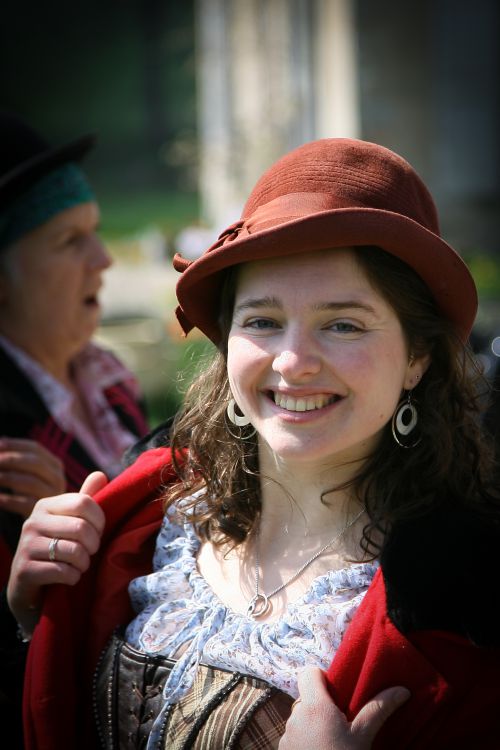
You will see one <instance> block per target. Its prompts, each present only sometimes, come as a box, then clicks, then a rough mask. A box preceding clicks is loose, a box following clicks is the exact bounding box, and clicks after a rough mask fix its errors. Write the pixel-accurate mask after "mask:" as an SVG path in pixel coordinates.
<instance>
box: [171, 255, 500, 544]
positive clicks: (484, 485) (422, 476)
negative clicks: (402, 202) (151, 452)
mask: <svg viewBox="0 0 500 750" xmlns="http://www.w3.org/2000/svg"><path fill="white" fill-rule="evenodd" d="M354 252H355V255H356V258H357V260H358V262H359V264H360V265H361V267H362V268H363V269H364V271H365V273H366V274H367V277H368V279H369V280H370V283H371V284H372V285H373V286H374V288H376V289H377V290H378V291H379V292H380V293H381V294H382V295H383V297H384V298H385V299H386V301H388V302H389V304H390V305H391V307H392V308H393V309H394V310H395V312H396V314H397V315H398V318H399V320H400V322H401V325H402V328H403V331H404V334H405V336H406V339H407V342H408V348H409V352H410V354H411V355H412V356H414V357H419V356H422V355H425V354H429V355H430V357H431V363H430V365H429V367H428V369H427V371H426V373H425V376H424V378H423V379H422V381H421V382H420V384H419V385H418V387H417V389H416V390H414V393H413V394H412V395H414V399H415V403H416V405H417V408H418V415H419V421H418V427H419V431H420V432H419V437H420V442H419V443H418V445H416V446H415V447H414V448H411V449H404V448H401V447H400V446H398V445H397V444H396V442H395V441H394V438H393V436H392V429H391V424H387V425H386V426H385V428H384V429H383V431H382V436H381V440H380V441H379V443H378V445H377V447H376V449H375V450H374V452H373V454H372V455H371V457H369V458H368V459H367V461H366V462H365V463H364V465H363V466H362V468H361V470H360V471H359V472H358V473H357V474H356V476H355V477H354V478H353V479H351V480H350V481H349V482H348V483H347V484H346V485H342V486H341V487H340V486H337V487H334V488H332V490H331V491H334V490H338V489H346V488H349V489H350V491H351V493H352V496H353V497H355V498H356V499H357V500H358V501H360V502H361V503H362V504H363V505H364V507H365V508H366V511H367V514H368V516H369V519H370V522H369V523H368V525H367V526H366V527H365V529H364V532H363V539H362V547H363V549H364V550H365V552H368V553H369V554H370V555H372V556H375V555H376V554H377V553H378V551H379V544H378V542H377V541H376V539H380V532H381V531H382V532H383V533H385V532H387V530H388V528H390V526H391V525H392V524H394V523H396V522H398V521H400V520H404V519H407V518H410V517H412V516H418V515H420V514H422V513H424V512H426V509H428V508H429V507H430V506H435V505H436V504H438V503H441V502H445V501H447V502H449V501H450V499H453V501H454V502H456V503H460V504H462V505H473V506H475V507H476V508H477V509H479V510H482V511H483V512H488V508H490V507H491V506H492V505H493V506H495V507H497V500H496V497H495V493H494V492H493V490H492V487H491V477H492V472H493V455H492V449H491V445H490V441H488V438H487V436H486V435H485V434H484V431H483V429H482V426H481V413H482V411H483V410H484V404H485V395H486V394H487V392H488V388H489V386H488V383H487V381H486V380H485V379H484V377H483V376H482V374H481V372H480V371H479V369H478V367H477V365H476V363H475V360H474V358H473V356H472V354H471V352H470V351H469V350H468V349H467V347H466V346H464V344H463V343H462V342H461V341H460V339H459V337H458V336H457V334H456V333H455V331H454V330H453V327H452V325H451V323H449V322H448V321H447V320H446V319H445V318H443V316H442V315H441V314H440V312H439V310H438V309H437V307H436V304H435V302H434V300H433V298H432V297H431V295H430V293H429V290H428V288H427V286H426V285H425V283H424V282H423V281H422V279H421V278H420V277H419V276H418V275H417V274H416V273H415V272H414V271H413V270H412V269H411V268H410V267H409V266H407V265H406V264H405V263H403V262H402V261H400V260H399V259H398V258H396V257H394V256H392V255H390V254H389V253H387V252H385V251H383V250H381V249H379V248H376V247H358V248H354ZM237 274H238V267H237V266H233V267H232V268H231V269H229V270H228V271H227V272H226V278H225V284H224V289H223V294H222V305H221V310H220V326H221V331H222V333H223V341H224V342H227V338H228V334H229V329H230V326H231V318H232V310H233V305H234V295H235V290H236V282H237ZM225 346H226V344H224V347H225ZM230 398H231V392H230V388H229V383H228V378H227V372H226V351H225V349H222V350H220V351H218V352H217V353H216V355H215V357H214V359H213V361H212V363H211V365H210V366H209V367H208V368H207V369H205V370H204V371H203V372H201V373H200V375H199V376H198V377H197V378H196V379H195V380H194V382H193V383H192V385H191V387H190V388H189V390H188V392H187V395H186V399H185V404H184V408H183V410H182V412H181V413H179V415H178V417H177V418H176V420H175V423H174V428H173V433H172V447H173V449H174V454H175V453H176V451H177V450H182V449H183V448H185V447H187V448H188V454H187V459H186V461H185V462H184V463H182V464H180V463H179V462H178V461H176V469H177V472H178V474H179V478H180V481H179V482H178V483H177V484H175V485H173V486H171V487H170V488H169V489H168V490H167V492H166V494H165V502H166V505H167V506H170V505H172V504H173V503H175V502H176V501H177V500H178V499H179V498H181V497H183V498H186V497H187V498H189V497H190V496H192V494H193V493H194V492H195V491H196V490H200V489H204V492H203V493H200V494H199V495H198V496H197V497H195V498H192V499H187V500H186V503H185V505H184V508H185V509H188V508H189V511H190V518H191V521H192V522H193V523H194V525H195V527H196V529H197V532H198V533H199V535H200V537H201V538H202V539H210V540H212V541H213V542H214V543H215V544H217V545H222V544H228V543H229V544H230V545H231V546H237V545H239V544H241V542H243V541H244V540H245V538H246V537H247V535H248V534H249V532H251V530H252V529H253V528H254V526H255V524H256V520H257V519H258V517H259V514H260V508H261V504H260V502H261V501H260V476H259V462H258V447H257V439H256V436H255V435H253V436H252V435H251V432H252V427H251V425H250V426H249V427H245V428H241V430H240V428H235V427H233V426H232V425H228V423H227V420H226V406H227V402H228V401H229V399H230ZM234 430H237V431H238V434H235V433H234ZM242 438H243V439H242ZM328 494H329V493H328V492H327V493H324V495H323V498H322V499H323V502H327V500H326V499H325V498H326V496H327V495H328Z"/></svg>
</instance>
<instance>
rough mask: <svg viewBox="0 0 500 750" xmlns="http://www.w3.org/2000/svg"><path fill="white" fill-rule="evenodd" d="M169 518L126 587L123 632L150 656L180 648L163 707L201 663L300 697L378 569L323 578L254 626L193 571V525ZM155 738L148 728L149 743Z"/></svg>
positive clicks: (365, 566) (357, 568)
mask: <svg viewBox="0 0 500 750" xmlns="http://www.w3.org/2000/svg"><path fill="white" fill-rule="evenodd" d="M173 515H174V512H173V511H172V510H170V511H169V512H168V513H167V514H166V516H165V519H164V521H163V525H162V528H161V530H160V533H159V535H158V539H157V543H156V551H155V555H154V559H153V571H154V572H153V573H151V574H150V575H147V576H142V577H140V578H136V579H134V580H133V581H132V582H131V583H130V587H129V593H130V596H131V601H132V605H133V607H134V609H135V611H136V612H137V613H138V614H137V617H136V618H135V619H134V620H133V621H132V622H131V623H130V625H129V626H128V628H127V631H126V634H125V639H126V641H127V642H128V643H129V644H130V645H131V646H133V647H134V648H136V649H138V650H140V651H143V652H146V653H148V654H156V655H158V654H161V655H162V656H165V657H167V658H176V654H177V652H178V651H179V649H181V653H182V655H181V656H180V657H179V659H178V661H177V662H176V665H175V667H174V668H173V670H172V671H171V673H170V675H169V678H168V680H167V682H166V684H165V688H164V693H163V695H164V699H165V705H164V709H163V710H164V711H165V710H166V708H167V706H169V705H171V704H173V703H175V702H176V701H177V700H178V699H179V698H180V697H181V696H182V695H184V694H185V693H186V692H187V691H188V690H189V688H190V687H191V685H192V684H193V680H194V675H195V672H196V668H197V665H198V664H199V663H200V662H203V663H204V664H209V665H211V666H213V667H219V668H222V669H226V670H231V671H234V672H242V673H244V674H248V675H253V676H255V677H258V678H260V679H264V680H266V681H267V682H268V683H269V684H271V685H274V686H275V687H277V688H279V689H280V690H283V691H285V692H287V693H289V694H290V695H292V696H293V697H297V695H298V691H297V674H298V672H299V671H300V670H301V669H302V668H303V667H304V666H306V665H313V666H319V667H321V668H322V669H326V668H327V667H328V666H329V664H330V662H331V660H332V658H333V656H334V654H335V652H336V650H337V648H338V646H339V644H340V642H341V640H342V637H343V635H344V633H345V631H346V629H347V626H348V625H349V623H350V621H351V620H352V618H353V615H354V613H355V612H356V610H357V608H358V607H359V605H360V603H361V601H362V599H363V596H364V595H365V593H366V591H367V589H368V587H369V585H370V583H371V581H372V579H373V576H374V575H375V572H376V570H377V567H378V564H377V563H358V564H354V565H351V566H349V567H346V568H343V569H341V570H335V571H331V572H329V573H326V574H324V575H321V576H319V577H318V578H316V579H315V580H314V581H313V582H312V584H311V586H310V587H309V589H308V590H307V592H306V593H305V594H304V595H303V596H302V597H301V598H300V599H298V600H296V601H295V602H294V603H292V604H289V605H288V607H287V609H286V611H285V613H284V614H283V615H282V617H281V618H280V619H278V620H276V621H275V622H259V621H258V620H253V619H252V618H250V617H248V616H246V615H244V614H240V613H238V612H234V611H232V610H231V609H229V608H228V607H227V606H225V605H224V604H223V603H222V602H221V601H220V599H219V598H218V596H217V595H216V594H215V593H214V592H213V591H212V589H211V588H210V586H209V585H208V583H207V582H206V581H205V579H204V578H203V576H202V575H201V574H200V573H199V572H198V568H197V563H196V556H197V553H198V550H199V548H200V544H201V543H200V540H199V539H198V537H197V536H196V533H195V530H194V528H193V526H192V525H191V524H190V523H189V522H186V523H184V524H183V525H178V523H177V522H176V521H174V520H173ZM182 647H184V650H183V651H182ZM161 718H162V714H160V717H159V718H158V720H157V722H156V725H157V726H159V724H160V723H161ZM154 736H155V729H154V727H153V732H152V736H151V737H150V746H153V744H154Z"/></svg>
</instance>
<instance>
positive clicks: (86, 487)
mask: <svg viewBox="0 0 500 750" xmlns="http://www.w3.org/2000/svg"><path fill="white" fill-rule="evenodd" d="M107 484H108V478H107V476H106V474H104V472H102V471H93V472H92V474H89V475H88V477H87V478H86V480H85V481H84V483H83V484H82V486H81V488H80V492H83V493H84V494H85V495H90V496H91V497H93V496H94V495H95V494H96V492H99V490H102V489H103V487H106V485H107Z"/></svg>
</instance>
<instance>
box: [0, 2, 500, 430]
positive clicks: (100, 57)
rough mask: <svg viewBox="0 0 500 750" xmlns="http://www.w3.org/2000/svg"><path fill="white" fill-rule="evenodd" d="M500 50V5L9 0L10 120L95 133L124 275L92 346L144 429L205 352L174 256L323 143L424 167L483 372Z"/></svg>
mask: <svg viewBox="0 0 500 750" xmlns="http://www.w3.org/2000/svg"><path fill="white" fill-rule="evenodd" d="M499 39H500V4H499V3H498V2H497V0H476V1H475V2H474V3H472V2H470V0H410V1H409V2H404V1H402V0H377V2H375V1H374V0H195V1H193V0H179V1H176V2H172V0H72V2H68V1H67V0H64V2H63V0H50V2H45V3H42V2H37V3H35V2H33V0H32V1H31V2H28V3H26V2H24V3H23V2H21V1H20V0H18V1H17V2H12V1H11V0H6V1H4V3H3V5H2V23H1V25H0V60H1V74H2V102H1V104H2V107H3V108H5V109H11V110H14V111H16V112H17V113H18V114H20V115H22V116H24V117H25V118H26V119H27V120H28V121H30V122H31V123H32V124H33V125H34V126H35V127H37V128H38V129H39V130H41V131H42V132H43V133H44V134H45V135H46V136H47V137H48V138H49V139H50V140H52V141H54V142H55V143H58V142H63V141H67V140H69V139H71V138H73V137H75V136H77V135H79V134H81V133H85V132H88V131H97V132H98V134H99V146H98V148H97V149H96V150H95V152H94V153H93V154H92V156H91V157H90V158H89V159H88V161H86V163H85V167H86V171H87V173H88V175H89V176H90V178H91V181H92V183H93V185H94V186H95V188H96V192H97V195H98V198H99V200H100V203H101V209H102V235H103V237H104V239H105V240H106V242H107V243H108V245H109V247H110V249H111V251H112V253H113V255H114V257H115V261H116V262H115V265H114V267H113V269H112V270H111V271H110V272H109V274H108V280H107V284H106V288H105V292H104V296H103V302H104V321H103V325H102V326H101V329H100V331H99V337H100V338H101V340H102V341H104V342H105V343H107V344H108V345H110V346H112V347H113V348H114V349H115V350H116V351H117V352H118V354H119V355H120V356H121V357H122V358H123V359H125V360H126V361H127V363H128V364H129V365H130V366H131V367H132V368H133V369H134V370H135V372H136V373H137V374H138V375H139V377H140V379H141V381H142V383H143V386H144V389H145V391H146V395H147V398H148V403H149V407H150V410H151V418H152V421H153V423H156V422H158V421H159V420H161V419H163V418H165V417H167V416H169V415H170V414H171V413H173V411H174V410H175V408H176V407H177V404H178V401H179V398H180V395H179V394H180V392H181V391H182V389H183V387H185V383H186V380H187V379H189V373H190V371H191V369H192V367H193V366H194V365H195V363H196V361H197V358H198V357H199V355H200V353H202V352H204V351H205V350H206V349H207V347H206V346H205V345H204V343H203V341H202V339H201V337H196V336H194V338H193V341H192V342H191V343H188V344H186V343H185V342H184V341H183V340H182V339H181V337H180V334H179V330H178V328H177V324H176V322H175V317H174V308H175V301H174V300H175V296H174V286H175V273H174V272H173V271H172V270H171V268H170V258H171V256H172V255H173V253H174V252H175V251H176V250H180V251H181V252H182V253H183V254H184V255H186V256H190V257H194V256H195V255H197V254H198V253H200V252H201V251H202V250H203V249H204V248H206V247H207V246H208V245H209V244H210V243H211V242H212V241H213V239H215V238H216V237H217V235H218V233H219V232H220V231H221V230H222V229H223V228H224V227H225V226H226V225H227V224H229V223H231V222H232V221H234V220H236V219H237V218H238V215H239V212H240V210H241V208H242V205H243V202H244V200H245V197H246V195H247V194H248V192H249V191H250V189H251V188H252V185H253V183H254V182H255V180H256V179H257V177H258V176H259V175H260V174H261V172H262V171H263V169H264V168H266V167H267V166H269V165H270V164H271V163H272V162H273V161H274V160H275V159H276V158H277V157H279V156H280V155H281V154H283V153H284V152H286V151H288V150H290V149H291V148H293V147H295V146H297V145H299V144H301V143H303V142H305V141H308V140H312V139H314V138H319V137H328V136H349V137H360V138H363V139H366V140H372V141H375V142H378V143H381V144H383V145H386V146H388V147H389V148H392V149H394V150H395V151H397V152H398V153H400V154H401V155H403V156H405V157H406V158H407V159H408V160H409V161H410V162H411V163H412V164H413V165H414V166H415V167H416V169H417V171H419V172H420V174H421V175H422V177H423V178H424V180H425V181H426V183H427V184H428V185H429V187H430V189H431V191H432V193H433V195H434V196H435V198H436V202H437V204H438V208H439V212H440V215H441V226H442V232H443V235H444V237H445V239H447V240H448V241H449V242H451V243H452V244H453V245H454V247H456V248H457V249H458V250H459V251H460V252H461V253H462V254H463V255H464V256H465V257H466V258H467V260H468V261H469V263H470V264H471V267H472V271H473V274H474V276H475V278H476V281H477V283H478V286H479V289H480V296H481V311H480V317H479V321H478V325H477V327H476V331H475V342H476V346H477V348H478V349H479V350H480V351H481V356H482V359H483V361H484V363H485V366H486V367H492V366H493V364H494V363H495V356H497V357H498V355H500V339H499V338H497V337H498V336H499V335H500V310H499V304H498V302H499V300H500V263H499V261H500V242H499V218H498V217H499V209H500V177H499V175H500V170H499V167H500V140H499V133H500V54H499ZM492 363H493V364H492ZM186 368H187V373H186V374H185V376H184V378H183V379H182V380H181V381H179V379H178V378H177V375H176V373H177V372H178V371H179V370H182V371H186Z"/></svg>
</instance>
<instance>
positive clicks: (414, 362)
mask: <svg viewBox="0 0 500 750" xmlns="http://www.w3.org/2000/svg"><path fill="white" fill-rule="evenodd" d="M430 363H431V355H430V354H423V355H422V356H421V357H414V356H413V355H412V356H410V361H409V362H408V367H407V369H406V377H405V381H404V385H403V388H404V389H405V391H411V390H412V389H413V388H415V386H417V385H418V384H419V383H420V381H421V380H422V378H423V376H424V375H425V373H426V371H427V368H428V367H429V365H430Z"/></svg>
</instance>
